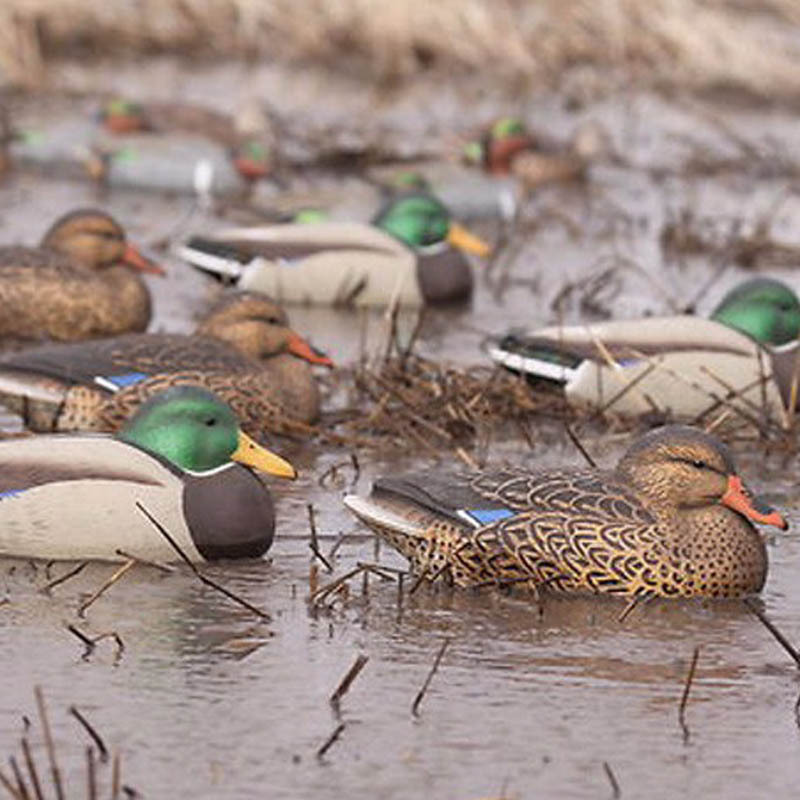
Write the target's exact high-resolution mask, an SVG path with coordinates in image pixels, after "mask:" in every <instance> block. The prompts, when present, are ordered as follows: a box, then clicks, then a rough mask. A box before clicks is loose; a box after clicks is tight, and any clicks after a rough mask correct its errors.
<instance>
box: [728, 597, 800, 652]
mask: <svg viewBox="0 0 800 800" xmlns="http://www.w3.org/2000/svg"><path fill="white" fill-rule="evenodd" d="M742 603H743V604H744V606H745V607H746V608H747V609H748V610H749V611H751V612H752V613H753V614H754V615H755V616H756V617H758V619H759V620H760V621H761V623H762V624H763V625H764V627H765V628H766V629H767V630H768V631H769V632H770V633H771V634H772V635H773V636H774V637H775V640H776V641H777V642H778V644H779V645H780V646H781V647H782V648H783V649H784V650H785V651H786V652H787V653H788V654H789V655H790V656H791V657H792V659H793V660H794V663H795V664H797V666H798V667H800V653H798V652H797V650H795V648H794V647H793V646H792V644H791V643H790V642H789V640H788V639H787V638H786V637H785V636H784V635H783V634H782V633H781V632H780V631H779V630H778V629H777V628H776V627H775V624H774V623H772V622H770V620H769V619H767V617H766V615H765V614H764V612H763V611H761V609H760V608H758V607H757V606H756V605H755V604H754V603H753V601H752V600H750V598H748V597H746V598H745V599H744V600H742Z"/></svg>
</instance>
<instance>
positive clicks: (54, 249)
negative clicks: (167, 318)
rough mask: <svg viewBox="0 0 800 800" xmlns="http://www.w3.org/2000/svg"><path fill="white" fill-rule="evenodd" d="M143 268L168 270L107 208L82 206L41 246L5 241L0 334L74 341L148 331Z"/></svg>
mask: <svg viewBox="0 0 800 800" xmlns="http://www.w3.org/2000/svg"><path fill="white" fill-rule="evenodd" d="M141 272H149V273H154V274H163V272H164V270H163V269H162V268H161V267H160V266H158V265H157V264H154V263H153V262H152V261H149V260H148V259H146V258H144V257H143V256H142V255H141V253H140V252H139V251H138V250H137V249H136V248H135V247H134V246H133V245H132V244H130V243H129V242H128V241H127V240H126V238H125V231H124V230H123V229H122V227H121V226H120V225H119V223H117V222H116V221H115V220H114V219H113V218H112V217H111V216H110V215H109V214H107V213H105V212H104V211H100V210H98V209H78V210H76V211H72V212H70V213H69V214H65V215H64V216H63V217H60V218H59V219H57V220H56V221H55V222H54V223H53V225H52V226H51V227H50V229H49V230H48V231H47V232H46V233H45V235H44V237H43V239H42V242H41V245H40V246H39V247H0V339H8V340H14V341H25V340H28V341H30V340H42V339H57V340H60V341H76V340H80V339H90V338H92V337H96V336H110V335H113V334H117V333H125V332H127V331H143V330H145V328H146V327H147V325H148V323H149V321H150V292H149V291H148V289H147V286H146V284H145V283H144V281H143V280H142V279H141V277H140V276H139V274H137V273H141Z"/></svg>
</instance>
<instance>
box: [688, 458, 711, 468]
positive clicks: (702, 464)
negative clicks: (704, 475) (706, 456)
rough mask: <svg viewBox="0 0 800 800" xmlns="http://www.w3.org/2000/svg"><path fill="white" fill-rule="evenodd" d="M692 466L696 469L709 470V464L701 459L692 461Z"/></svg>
mask: <svg viewBox="0 0 800 800" xmlns="http://www.w3.org/2000/svg"><path fill="white" fill-rule="evenodd" d="M692 466H693V467H696V468H697V469H707V468H708V464H706V462H705V461H701V460H700V459H695V460H694V461H692Z"/></svg>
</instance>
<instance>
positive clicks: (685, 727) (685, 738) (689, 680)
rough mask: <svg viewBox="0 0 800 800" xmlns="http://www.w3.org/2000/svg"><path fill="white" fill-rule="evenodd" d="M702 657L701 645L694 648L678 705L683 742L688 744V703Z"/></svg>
mask: <svg viewBox="0 0 800 800" xmlns="http://www.w3.org/2000/svg"><path fill="white" fill-rule="evenodd" d="M699 657H700V646H699V645H698V646H697V647H695V648H694V652H693V653H692V661H691V663H690V664H689V671H688V672H687V673H686V682H685V683H684V685H683V694H682V695H681V703H680V705H679V706H678V722H679V723H680V726H681V730H682V731H683V743H684V744H687V743H688V741H689V726H688V725H687V724H686V705H687V703H688V702H689V691H690V690H691V688H692V681H693V680H694V673H695V670H696V669H697V659H698V658H699Z"/></svg>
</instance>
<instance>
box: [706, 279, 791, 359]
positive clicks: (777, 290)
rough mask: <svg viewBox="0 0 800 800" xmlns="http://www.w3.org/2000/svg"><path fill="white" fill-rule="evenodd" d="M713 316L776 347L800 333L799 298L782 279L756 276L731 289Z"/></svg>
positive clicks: (757, 339) (724, 323) (763, 342)
mask: <svg viewBox="0 0 800 800" xmlns="http://www.w3.org/2000/svg"><path fill="white" fill-rule="evenodd" d="M711 319H714V320H716V321H717V322H721V323H722V324H723V325H728V326H729V327H731V328H735V329H736V330H739V331H742V333H746V334H747V335H748V336H751V337H752V338H753V339H755V340H756V341H757V342H761V343H762V344H765V345H771V346H773V347H777V346H779V345H782V344H786V343H787V342H793V341H795V340H796V339H797V338H798V335H800V300H798V299H797V295H796V294H795V293H794V291H793V290H792V289H791V288H790V287H789V286H787V285H786V284H785V283H782V282H781V281H776V280H773V279H772V278H753V279H752V280H749V281H745V282H744V283H742V284H740V285H739V286H737V287H736V288H735V289H733V290H732V291H730V292H728V294H726V295H725V297H723V298H722V300H721V302H720V304H719V305H718V306H717V307H716V309H714V313H713V314H712V315H711Z"/></svg>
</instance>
